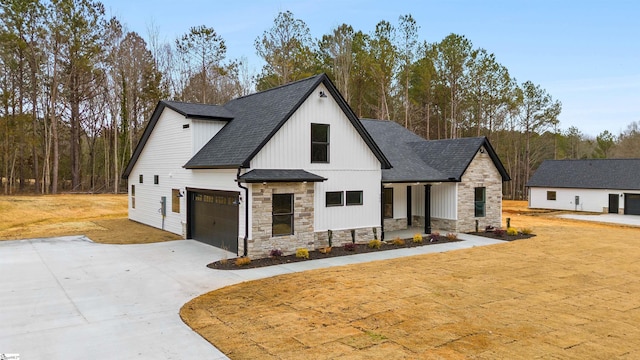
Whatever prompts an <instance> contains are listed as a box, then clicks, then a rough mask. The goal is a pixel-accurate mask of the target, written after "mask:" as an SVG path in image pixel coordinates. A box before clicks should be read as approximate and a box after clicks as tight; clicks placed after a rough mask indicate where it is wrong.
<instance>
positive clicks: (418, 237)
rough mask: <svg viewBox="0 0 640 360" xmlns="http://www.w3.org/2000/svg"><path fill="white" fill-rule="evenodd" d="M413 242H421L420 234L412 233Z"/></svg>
mask: <svg viewBox="0 0 640 360" xmlns="http://www.w3.org/2000/svg"><path fill="white" fill-rule="evenodd" d="M413 242H414V243H415V244H422V235H420V234H415V235H413Z"/></svg>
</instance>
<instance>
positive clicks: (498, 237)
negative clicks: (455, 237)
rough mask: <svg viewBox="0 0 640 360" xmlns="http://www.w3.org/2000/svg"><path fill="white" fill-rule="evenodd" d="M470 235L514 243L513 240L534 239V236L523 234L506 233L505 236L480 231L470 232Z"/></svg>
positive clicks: (493, 232)
mask: <svg viewBox="0 0 640 360" xmlns="http://www.w3.org/2000/svg"><path fill="white" fill-rule="evenodd" d="M468 234H469V235H476V236H484V237H487V238H491V239H496V240H504V241H513V240H522V239H530V238H532V237H534V236H535V235H534V234H522V233H518V235H507V233H506V232H505V233H504V234H502V235H501V234H499V233H496V232H495V231H480V232H475V231H474V232H470V233H468Z"/></svg>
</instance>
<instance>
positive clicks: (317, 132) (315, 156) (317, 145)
mask: <svg viewBox="0 0 640 360" xmlns="http://www.w3.org/2000/svg"><path fill="white" fill-rule="evenodd" d="M311 162H312V163H328V162H329V125H328V124H311Z"/></svg>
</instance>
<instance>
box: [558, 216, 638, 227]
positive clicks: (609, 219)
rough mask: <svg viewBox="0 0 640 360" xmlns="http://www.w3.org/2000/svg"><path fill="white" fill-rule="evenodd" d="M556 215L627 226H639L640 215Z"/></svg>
mask: <svg viewBox="0 0 640 360" xmlns="http://www.w3.org/2000/svg"><path fill="white" fill-rule="evenodd" d="M558 217H561V218H565V219H574V220H583V221H595V222H603V223H609V224H620V225H629V226H640V215H620V214H597V215H586V214H561V215H558Z"/></svg>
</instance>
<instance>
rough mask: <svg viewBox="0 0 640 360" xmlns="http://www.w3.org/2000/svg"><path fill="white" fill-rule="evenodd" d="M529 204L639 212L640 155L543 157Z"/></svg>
mask: <svg viewBox="0 0 640 360" xmlns="http://www.w3.org/2000/svg"><path fill="white" fill-rule="evenodd" d="M527 187H528V188H529V207H530V208H540V209H557V210H573V211H590V212H604V213H614V214H629V215H640V159H585V160H545V161H544V162H543V163H542V164H540V167H538V169H537V170H536V172H535V173H534V174H533V176H531V179H529V182H528V183H527Z"/></svg>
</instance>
